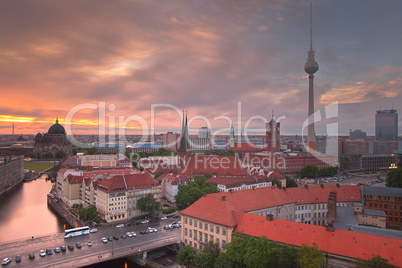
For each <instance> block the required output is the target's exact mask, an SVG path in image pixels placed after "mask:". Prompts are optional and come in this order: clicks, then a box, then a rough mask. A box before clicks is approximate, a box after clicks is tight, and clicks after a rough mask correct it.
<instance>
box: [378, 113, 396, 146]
mask: <svg viewBox="0 0 402 268" xmlns="http://www.w3.org/2000/svg"><path fill="white" fill-rule="evenodd" d="M375 139H376V140H380V141H397V140H398V113H397V111H396V110H395V109H391V110H378V111H377V113H376V115H375Z"/></svg>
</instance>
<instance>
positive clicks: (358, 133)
mask: <svg viewBox="0 0 402 268" xmlns="http://www.w3.org/2000/svg"><path fill="white" fill-rule="evenodd" d="M349 136H350V139H351V140H358V139H365V138H367V133H366V132H364V131H362V130H361V129H355V130H353V131H352V130H350V133H349Z"/></svg>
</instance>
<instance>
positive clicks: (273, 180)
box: [272, 178, 282, 189]
mask: <svg viewBox="0 0 402 268" xmlns="http://www.w3.org/2000/svg"><path fill="white" fill-rule="evenodd" d="M272 185H276V187H278V188H279V189H282V182H281V181H280V180H278V179H275V178H274V179H272Z"/></svg>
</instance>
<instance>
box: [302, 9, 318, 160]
mask: <svg viewBox="0 0 402 268" xmlns="http://www.w3.org/2000/svg"><path fill="white" fill-rule="evenodd" d="M304 71H305V72H306V73H308V74H309V76H308V80H309V83H308V128H307V144H308V146H309V149H310V152H314V151H315V130H314V73H315V72H317V71H318V63H317V62H316V61H315V56H314V50H313V4H312V3H310V50H309V51H308V57H307V62H306V64H304Z"/></svg>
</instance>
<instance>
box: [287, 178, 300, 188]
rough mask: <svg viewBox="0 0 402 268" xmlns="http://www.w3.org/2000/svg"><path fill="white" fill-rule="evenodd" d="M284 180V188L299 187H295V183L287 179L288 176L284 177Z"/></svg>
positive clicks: (291, 179)
mask: <svg viewBox="0 0 402 268" xmlns="http://www.w3.org/2000/svg"><path fill="white" fill-rule="evenodd" d="M285 178H286V188H292V187H299V185H297V182H296V181H295V180H294V179H293V178H291V177H289V176H285Z"/></svg>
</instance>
